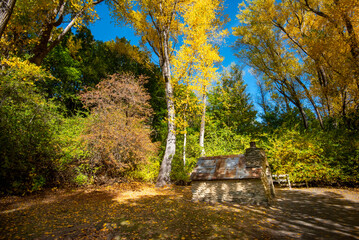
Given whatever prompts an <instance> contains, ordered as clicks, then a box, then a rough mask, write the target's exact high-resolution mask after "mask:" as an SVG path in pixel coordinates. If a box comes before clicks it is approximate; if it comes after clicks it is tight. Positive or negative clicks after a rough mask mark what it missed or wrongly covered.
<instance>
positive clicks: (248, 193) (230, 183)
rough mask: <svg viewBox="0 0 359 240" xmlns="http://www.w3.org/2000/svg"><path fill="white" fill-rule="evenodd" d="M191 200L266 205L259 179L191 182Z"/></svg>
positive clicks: (266, 201) (265, 197)
mask: <svg viewBox="0 0 359 240" xmlns="http://www.w3.org/2000/svg"><path fill="white" fill-rule="evenodd" d="M192 200H194V201H206V202H234V203H240V204H253V205H259V204H261V205H263V204H264V205H266V204H268V197H267V193H266V191H265V188H264V187H263V183H262V180H261V179H240V180H214V181H193V182H192Z"/></svg>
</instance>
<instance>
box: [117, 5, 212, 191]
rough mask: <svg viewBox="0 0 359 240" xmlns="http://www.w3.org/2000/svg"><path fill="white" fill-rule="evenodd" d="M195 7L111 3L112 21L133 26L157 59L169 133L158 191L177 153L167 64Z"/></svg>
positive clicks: (169, 75)
mask: <svg viewBox="0 0 359 240" xmlns="http://www.w3.org/2000/svg"><path fill="white" fill-rule="evenodd" d="M196 3H197V1H193V0H167V1H163V0H137V1H131V0H127V1H113V2H112V3H111V2H110V4H111V5H112V8H113V13H114V15H115V17H117V18H118V19H119V20H120V21H125V22H126V23H129V24H132V26H134V28H135V30H136V32H137V34H138V35H140V36H141V37H142V41H143V43H147V44H148V45H149V46H150V47H151V48H152V50H153V52H154V53H155V54H156V55H157V57H158V59H159V62H160V68H161V70H162V76H163V79H164V80H165V84H166V103H167V114H168V116H167V119H168V133H167V141H166V149H165V153H164V156H163V160H162V163H161V168H160V172H159V175H158V179H157V184H156V186H158V187H161V186H164V185H166V184H168V183H169V182H170V172H171V163H172V159H173V156H174V154H175V151H176V124H175V105H174V101H173V97H174V95H173V84H172V80H171V62H170V60H171V57H172V55H173V50H174V45H175V44H176V42H177V41H178V38H179V36H180V35H181V34H183V30H184V29H185V25H186V24H187V21H186V18H185V17H184V16H185V14H186V13H187V14H188V13H189V12H188V10H190V9H191V11H193V14H196V13H197V12H196V11H194V10H195V9H196V6H197V4H196ZM197 14H198V13H197ZM206 14H207V11H206V10H205V11H203V12H202V14H198V15H197V16H198V17H205V16H206ZM199 19H201V18H199ZM187 30H188V29H187ZM192 33H193V32H192ZM187 34H188V35H190V34H191V33H189V32H187Z"/></svg>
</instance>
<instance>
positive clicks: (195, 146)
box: [171, 129, 201, 183]
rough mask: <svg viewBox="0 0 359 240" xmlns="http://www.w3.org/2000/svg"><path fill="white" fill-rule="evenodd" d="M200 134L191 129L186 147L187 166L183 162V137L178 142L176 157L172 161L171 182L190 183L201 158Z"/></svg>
mask: <svg viewBox="0 0 359 240" xmlns="http://www.w3.org/2000/svg"><path fill="white" fill-rule="evenodd" d="M198 139H199V133H198V132H193V131H192V129H189V134H188V135H187V146H186V164H185V165H184V162H183V136H181V137H179V139H178V140H177V143H176V144H177V146H176V148H177V151H176V155H175V156H174V157H173V160H172V171H171V180H172V181H174V182H177V183H186V182H189V181H190V174H191V172H192V171H193V169H194V167H195V166H196V163H197V159H198V158H199V157H200V156H201V147H200V145H199V142H198Z"/></svg>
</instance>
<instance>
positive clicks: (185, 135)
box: [182, 103, 188, 170]
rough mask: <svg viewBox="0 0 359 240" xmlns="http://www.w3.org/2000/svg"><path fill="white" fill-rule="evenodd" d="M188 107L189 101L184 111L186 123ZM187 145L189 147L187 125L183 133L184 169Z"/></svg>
mask: <svg viewBox="0 0 359 240" xmlns="http://www.w3.org/2000/svg"><path fill="white" fill-rule="evenodd" d="M187 108H188V103H186V106H185V109H184V113H183V121H184V122H185V123H186V121H187V117H186V112H187ZM186 147H187V127H186V125H185V129H184V134H183V154H182V156H183V170H184V169H185V166H186Z"/></svg>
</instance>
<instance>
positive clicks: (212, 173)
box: [191, 154, 261, 181]
mask: <svg viewBox="0 0 359 240" xmlns="http://www.w3.org/2000/svg"><path fill="white" fill-rule="evenodd" d="M260 177H261V167H246V161H245V156H244V155H243V154H241V155H229V156H216V157H201V158H199V159H198V162H197V165H196V167H195V169H194V170H193V172H192V175H191V179H192V180H193V181H196V180H197V181H198V180H222V179H248V178H260Z"/></svg>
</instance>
